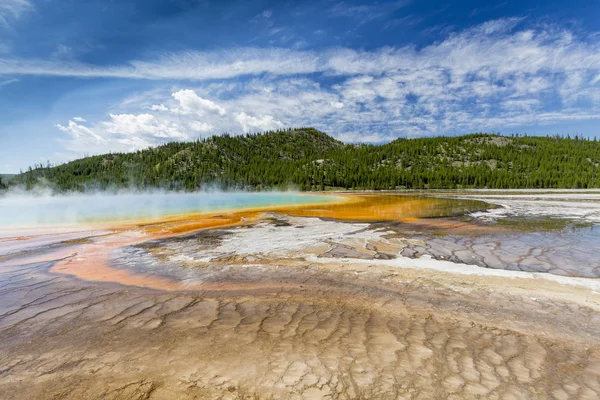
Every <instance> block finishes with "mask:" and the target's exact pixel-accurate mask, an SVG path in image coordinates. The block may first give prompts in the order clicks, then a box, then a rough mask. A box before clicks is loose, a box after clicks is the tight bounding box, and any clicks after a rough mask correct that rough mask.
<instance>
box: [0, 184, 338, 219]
mask: <svg viewBox="0 0 600 400" xmlns="http://www.w3.org/2000/svg"><path fill="white" fill-rule="evenodd" d="M336 200H339V198H336V197H335V196H326V195H307V194H301V193H294V192H272V193H265V192H263V193H240V192H237V193H225V192H206V193H205V192H202V193H142V194H117V195H113V194H95V195H70V196H7V197H0V227H27V226H36V225H72V224H83V223H90V222H112V221H115V222H116V221H123V222H127V221H134V220H140V219H150V220H153V219H161V218H165V217H172V216H177V215H183V214H189V213H197V212H205V211H218V210H234V209H243V208H252V207H274V206H281V205H302V204H310V203H317V202H318V203H328V202H334V201H336Z"/></svg>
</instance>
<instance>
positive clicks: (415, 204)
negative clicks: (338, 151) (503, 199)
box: [290, 194, 493, 221]
mask: <svg viewBox="0 0 600 400" xmlns="http://www.w3.org/2000/svg"><path fill="white" fill-rule="evenodd" d="M351 199H353V200H354V201H350V202H345V203H339V204H331V205H328V206H326V207H318V208H317V207H314V208H313V207H309V208H302V209H297V210H291V211H290V214H292V215H295V216H310V217H324V218H334V219H344V220H354V221H406V220H409V219H413V218H432V217H449V216H454V215H461V214H465V213H470V212H474V211H478V210H485V209H488V208H490V207H493V206H491V205H489V204H487V203H485V202H482V201H478V200H462V199H461V200H459V199H447V198H440V197H427V196H403V195H393V194H390V195H381V194H377V195H352V197H351Z"/></svg>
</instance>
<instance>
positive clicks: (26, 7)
mask: <svg viewBox="0 0 600 400" xmlns="http://www.w3.org/2000/svg"><path fill="white" fill-rule="evenodd" d="M31 10H33V5H32V4H31V2H30V1H29V0H0V26H4V27H8V26H10V22H11V21H12V20H15V19H18V18H19V17H20V16H21V14H23V13H24V12H26V11H31Z"/></svg>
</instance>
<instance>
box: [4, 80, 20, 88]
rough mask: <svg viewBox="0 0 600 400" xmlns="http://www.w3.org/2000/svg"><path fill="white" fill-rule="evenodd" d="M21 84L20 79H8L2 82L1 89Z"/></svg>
mask: <svg viewBox="0 0 600 400" xmlns="http://www.w3.org/2000/svg"><path fill="white" fill-rule="evenodd" d="M15 82H19V80H18V79H7V80H5V81H0V88H1V87H2V86H6V85H10V84H11V83H15Z"/></svg>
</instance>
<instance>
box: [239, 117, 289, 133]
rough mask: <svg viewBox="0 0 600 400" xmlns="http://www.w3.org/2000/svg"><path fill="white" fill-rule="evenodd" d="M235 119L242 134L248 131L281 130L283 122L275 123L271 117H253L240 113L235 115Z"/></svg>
mask: <svg viewBox="0 0 600 400" xmlns="http://www.w3.org/2000/svg"><path fill="white" fill-rule="evenodd" d="M235 119H236V120H237V121H238V122H239V123H240V125H241V126H242V129H243V131H244V133H247V132H250V131H269V130H275V129H280V128H283V126H284V125H283V122H281V121H277V120H276V119H274V118H273V116H271V115H261V116H260V117H253V116H251V115H248V114H246V113H245V112H241V113H239V114H236V115H235Z"/></svg>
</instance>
